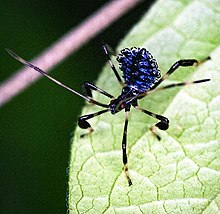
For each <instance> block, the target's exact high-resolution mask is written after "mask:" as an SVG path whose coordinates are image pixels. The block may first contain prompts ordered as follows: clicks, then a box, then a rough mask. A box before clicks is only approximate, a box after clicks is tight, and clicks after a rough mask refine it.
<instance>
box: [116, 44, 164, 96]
mask: <svg viewBox="0 0 220 214" xmlns="http://www.w3.org/2000/svg"><path fill="white" fill-rule="evenodd" d="M117 61H118V62H119V68H120V69H121V71H122V73H123V78H124V80H125V84H126V85H127V86H128V87H131V88H135V89H136V90H138V91H139V92H145V91H146V90H147V89H149V88H150V87H152V86H153V85H154V83H155V82H156V81H157V79H158V78H159V77H160V70H159V69H158V65H157V62H156V60H155V59H154V58H153V56H152V55H151V53H150V52H149V51H147V50H146V49H145V48H136V47H132V48H125V49H123V50H122V51H121V52H120V53H119V55H118V57H117Z"/></svg>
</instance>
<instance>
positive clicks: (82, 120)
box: [78, 109, 109, 137]
mask: <svg viewBox="0 0 220 214" xmlns="http://www.w3.org/2000/svg"><path fill="white" fill-rule="evenodd" d="M108 111H109V109H105V110H101V111H98V112H96V113H92V114H86V115H83V116H81V117H79V118H78V126H79V127H80V128H82V129H87V130H88V131H89V132H88V133H86V134H82V135H81V136H80V137H84V136H86V135H88V134H91V133H92V132H93V131H94V129H93V128H92V127H91V125H90V123H89V122H88V121H87V120H89V119H91V118H93V117H96V116H98V115H101V114H104V113H106V112H108Z"/></svg>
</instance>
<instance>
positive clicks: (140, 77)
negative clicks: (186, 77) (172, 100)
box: [6, 44, 210, 186]
mask: <svg viewBox="0 0 220 214" xmlns="http://www.w3.org/2000/svg"><path fill="white" fill-rule="evenodd" d="M6 50H7V52H8V53H9V54H10V55H11V56H12V57H14V58H15V59H17V60H18V61H20V62H21V63H23V64H25V65H27V66H29V67H31V68H33V69H34V70H36V71H38V72H39V73H41V74H42V75H44V76H46V77H47V78H49V79H50V80H52V81H53V82H55V83H57V84H58V85H60V86H62V87H64V88H66V89H67V90H69V91H71V92H72V93H74V94H76V95H78V96H80V97H82V98H83V99H85V100H86V101H88V102H89V103H93V104H95V105H98V106H101V107H103V108H104V110H101V111H98V112H96V113H93V114H87V115H84V116H81V117H79V119H78V125H79V127H80V128H82V129H87V130H88V131H89V132H88V133H86V134H84V135H82V137H83V136H85V135H87V134H90V133H91V132H93V129H92V127H91V125H90V124H89V122H88V120H89V119H91V118H93V117H96V116H98V115H101V114H104V113H106V112H109V111H110V112H111V113H112V114H113V115H114V114H116V113H117V112H120V111H121V110H123V109H124V110H125V123H124V131H123V139H122V157H123V163H124V171H125V175H126V177H127V180H128V183H129V186H130V185H132V181H131V179H130V176H129V173H128V161H127V153H126V146H127V128H128V115H129V111H130V108H131V106H133V107H134V108H136V109H137V110H139V111H141V112H143V113H145V114H147V115H149V116H151V117H153V118H156V119H158V120H159V122H158V123H156V124H155V125H154V126H152V128H151V129H150V130H151V131H152V133H153V134H154V135H155V136H156V137H157V138H158V140H160V137H159V136H158V135H157V134H156V133H155V128H156V127H157V128H159V129H161V130H167V129H168V127H169V120H168V119H167V118H166V117H164V116H161V115H158V114H155V113H152V112H150V111H148V110H145V109H142V108H141V107H139V106H138V100H139V99H142V98H143V97H145V96H147V95H148V94H150V93H152V92H155V91H160V90H163V89H168V88H172V87H175V86H184V85H188V84H195V83H202V82H206V81H209V80H210V79H201V80H196V81H191V82H180V83H174V84H169V85H166V86H163V87H160V88H157V87H158V86H159V85H160V84H161V82H163V81H164V80H165V79H167V78H168V76H169V75H170V74H172V73H173V72H174V71H175V70H176V69H177V68H178V67H179V66H184V67H186V66H193V65H198V64H200V63H201V62H198V61H197V60H195V59H184V60H179V61H177V62H176V63H174V64H173V65H172V66H171V68H170V69H169V70H168V71H167V72H166V73H165V74H164V75H163V76H162V77H160V70H159V69H158V65H157V62H156V60H155V59H154V58H153V57H152V55H151V53H150V52H149V51H147V50H146V49H145V48H136V47H132V48H125V49H123V50H122V51H121V52H120V53H119V54H118V56H117V61H118V62H119V68H120V70H121V71H122V74H123V78H124V82H123V81H122V79H121V77H120V75H119V74H118V72H117V70H116V68H115V66H114V64H113V63H112V61H111V58H110V54H109V49H108V46H107V45H105V44H104V45H103V50H104V52H105V55H106V56H107V58H108V61H109V63H110V66H111V68H112V70H113V72H114V74H115V76H116V78H117V80H118V82H119V83H120V85H121V86H122V92H121V94H120V95H119V96H118V97H117V98H115V97H114V96H112V95H111V94H109V93H108V92H106V91H104V90H102V89H101V88H99V87H97V86H96V85H94V84H92V83H90V82H84V87H85V90H86V96H84V95H82V94H80V93H78V92H77V91H75V90H73V89H71V88H69V87H67V86H66V85H64V84H62V83H61V82H59V81H57V80H55V79H54V78H52V77H51V76H49V75H48V74H47V73H45V72H44V71H42V70H41V69H40V68H38V67H36V66H35V65H33V64H31V63H30V62H28V61H26V60H24V59H22V58H21V57H19V56H18V55H16V54H15V53H14V52H12V51H11V50H9V49H6ZM207 59H209V58H207ZM92 90H94V91H98V92H99V93H101V94H103V95H105V96H107V97H109V98H110V99H111V100H110V103H109V104H103V103H100V102H98V101H96V100H94V99H93V96H92Z"/></svg>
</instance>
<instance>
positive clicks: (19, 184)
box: [0, 0, 153, 214]
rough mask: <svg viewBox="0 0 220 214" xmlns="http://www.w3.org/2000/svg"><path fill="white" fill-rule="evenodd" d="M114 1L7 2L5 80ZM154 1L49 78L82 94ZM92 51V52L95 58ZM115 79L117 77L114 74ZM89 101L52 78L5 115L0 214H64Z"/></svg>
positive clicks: (1, 43)
mask: <svg viewBox="0 0 220 214" xmlns="http://www.w3.org/2000/svg"><path fill="white" fill-rule="evenodd" d="M106 2H108V1H104V0H96V1H89V0H74V1H70V0H66V1H62V2H56V1H51V0H50V1H45V0H29V1H27V0H23V1H12V0H2V1H1V6H0V14H1V19H0V26H1V33H0V56H1V57H0V81H3V80H5V79H7V78H8V77H9V76H10V75H11V74H13V72H14V71H16V70H17V69H19V68H21V64H20V63H18V62H17V61H15V60H14V59H12V58H11V57H10V56H9V55H8V54H7V53H6V52H5V51H4V48H6V47H7V48H10V49H12V50H13V51H15V52H16V53H18V54H19V55H21V56H22V57H24V58H25V59H27V60H30V59H31V58H32V57H34V56H36V55H37V54H39V53H40V52H41V51H43V50H44V49H45V48H46V47H48V46H50V45H51V44H52V43H53V42H54V41H56V40H57V39H58V38H60V37H61V36H62V35H63V34H65V32H67V31H68V30H70V29H71V28H72V27H74V26H76V25H77V24H79V23H80V22H81V21H83V20H84V19H85V18H86V17H88V16H89V15H90V14H91V13H93V12H94V11H96V10H97V9H98V8H100V6H102V5H103V4H104V3H106ZM152 2H153V1H144V2H143V3H141V4H140V5H139V6H138V7H136V8H135V9H134V10H132V11H131V12H129V13H128V14H127V15H125V16H123V17H122V18H121V19H120V20H118V21H117V22H116V23H114V24H113V25H112V26H110V27H109V28H108V29H107V30H105V31H104V32H102V33H101V34H100V35H98V36H97V37H96V38H95V39H93V40H91V41H90V42H89V43H88V44H86V45H85V46H84V47H82V48H81V49H80V50H79V51H77V52H76V53H74V54H73V55H71V56H70V57H69V58H68V59H66V60H65V61H63V62H62V63H61V64H60V65H59V66H57V67H56V68H55V69H53V71H52V72H51V73H50V74H51V75H52V76H54V77H55V78H57V79H58V80H60V81H62V82H64V83H65V84H67V85H68V86H71V87H73V88H74V89H76V90H78V91H81V85H82V83H83V81H84V80H85V79H84V78H85V77H86V80H89V81H92V82H94V81H95V80H96V79H97V77H98V74H99V72H100V70H101V68H102V67H103V65H104V63H105V62H106V58H105V56H104V55H103V52H102V49H101V42H102V41H105V42H107V43H108V44H110V45H111V46H112V47H116V45H117V44H118V43H119V41H120V39H122V38H123V37H124V35H125V34H126V32H127V31H128V30H129V29H130V28H131V27H132V26H133V25H134V24H135V22H137V21H138V20H139V19H140V18H141V16H142V15H143V13H144V12H145V11H146V10H147V8H148V7H149V6H150V4H151V3H152ZM91 53H92V54H91ZM110 75H111V74H110ZM83 105H84V101H83V100H82V99H80V98H79V97H77V96H74V95H72V94H71V93H69V92H68V91H66V90H64V89H62V88H60V87H59V86H57V85H55V84H53V83H51V82H50V81H48V80H47V79H46V78H41V79H40V81H38V82H36V83H34V84H33V85H32V86H31V87H29V88H28V89H27V90H25V91H24V92H22V93H21V94H19V95H18V96H17V97H15V98H14V99H13V100H12V101H11V102H9V103H7V104H6V105H5V106H3V107H2V108H1V109H0V157H1V159H0V170H1V176H0V184H1V186H0V191H1V194H0V209H1V211H0V213H7V214H8V213H17V214H18V213H65V212H66V201H65V200H66V194H67V181H68V174H67V168H68V160H69V150H70V139H71V135H72V134H73V130H74V129H75V126H76V121H77V116H79V114H80V111H81V108H82V107H83Z"/></svg>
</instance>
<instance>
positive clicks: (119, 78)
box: [102, 44, 124, 87]
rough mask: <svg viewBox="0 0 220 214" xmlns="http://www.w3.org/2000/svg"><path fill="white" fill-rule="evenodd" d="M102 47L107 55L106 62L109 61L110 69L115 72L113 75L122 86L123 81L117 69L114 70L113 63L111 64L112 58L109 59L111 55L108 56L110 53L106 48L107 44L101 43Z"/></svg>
mask: <svg viewBox="0 0 220 214" xmlns="http://www.w3.org/2000/svg"><path fill="white" fill-rule="evenodd" d="M102 48H103V50H104V52H105V55H106V57H107V59H108V62H109V64H110V66H111V69H112V70H113V72H114V74H115V76H116V78H117V80H118V82H119V84H120V85H121V86H122V87H123V86H124V83H123V81H122V79H121V77H120V76H119V74H118V71H117V70H116V68H115V66H114V64H113V62H112V60H111V57H110V54H109V49H108V46H107V44H103V45H102Z"/></svg>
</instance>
